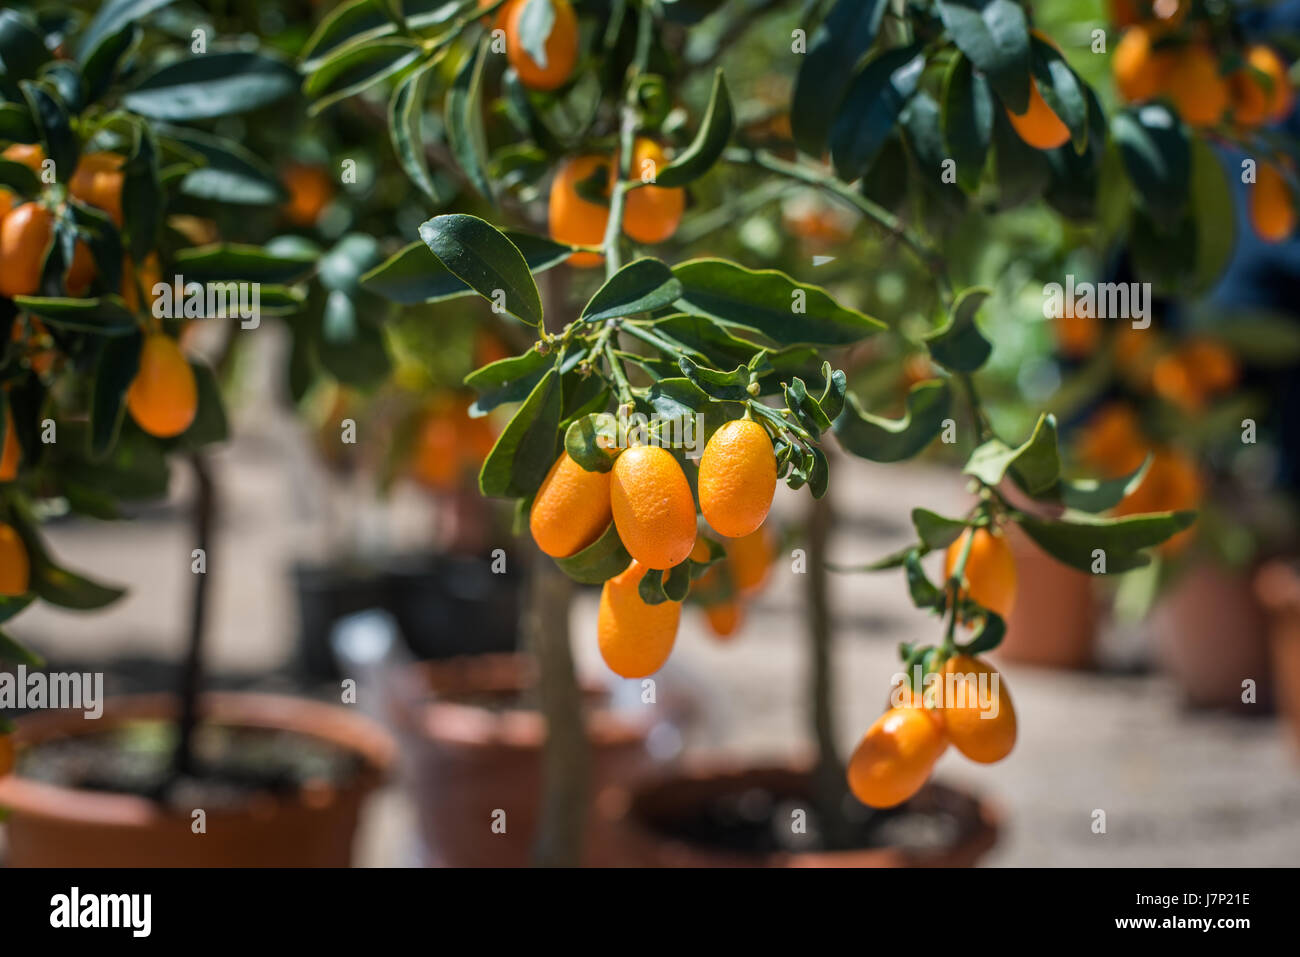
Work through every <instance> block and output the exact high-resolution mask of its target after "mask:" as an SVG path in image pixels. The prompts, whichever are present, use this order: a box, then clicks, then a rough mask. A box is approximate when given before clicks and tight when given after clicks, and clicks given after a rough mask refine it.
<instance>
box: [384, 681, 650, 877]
mask: <svg viewBox="0 0 1300 957" xmlns="http://www.w3.org/2000/svg"><path fill="white" fill-rule="evenodd" d="M414 667H415V670H416V672H417V674H418V675H419V677H420V679H421V681H422V683H423V687H425V688H427V689H429V690H430V691H431V692H432V693H433V697H432V698H431V699H429V700H426V701H423V702H421V703H420V704H418V705H415V706H406V708H404V709H403V710H402V712H401V713H400V714H399V721H400V722H401V723H402V724H404V725H406V726H407V727H406V728H405V730H408V731H411V732H414V734H415V736H416V737H418V739H419V744H418V745H417V747H418V750H417V751H415V752H413V754H412V765H413V778H414V781H413V785H414V789H415V794H416V807H417V808H418V810H419V816H420V818H419V827H420V833H421V835H422V837H423V838H424V843H425V846H426V848H427V850H428V853H429V854H430V856H431V860H430V861H429V863H433V864H437V865H442V866H447V867H527V866H529V864H531V857H532V851H533V843H534V839H535V838H536V835H537V824H538V815H539V805H540V802H541V794H542V745H543V743H544V742H545V739H546V722H545V719H544V718H543V716H542V714H541V712H540V711H538V710H536V708H529V707H527V706H526V703H527V702H529V701H530V700H531V701H534V702H535V700H536V698H535V687H536V675H535V669H534V668H533V667H532V663H531V661H530V660H529V659H528V658H527V657H526V656H524V655H475V656H472V657H467V658H457V659H448V660H445V661H440V662H425V663H422V664H419V665H416V666H414ZM586 694H587V700H588V706H587V714H586V721H587V738H588V744H589V746H590V749H591V750H590V765H589V770H590V776H591V794H590V796H589V798H588V806H587V833H586V837H585V840H584V842H583V848H584V850H583V854H584V857H583V864H585V865H588V866H611V865H616V864H620V863H623V862H624V854H623V852H622V850H621V847H620V844H619V841H618V835H617V833H616V829H615V826H614V821H613V819H612V816H611V815H610V814H608V813H607V806H608V803H609V797H608V795H609V793H610V791H611V788H612V787H613V786H614V785H615V784H618V783H622V782H624V781H626V780H628V778H630V777H635V776H636V775H637V774H638V773H641V772H643V771H645V770H646V768H647V767H648V766H649V763H650V758H649V755H648V753H647V751H646V748H645V738H646V734H647V732H648V731H649V725H648V724H638V723H635V722H633V721H631V720H628V719H625V718H624V717H623V716H621V715H619V714H615V713H614V712H612V711H610V710H607V709H606V708H605V707H603V702H602V698H603V695H602V694H601V692H599V691H598V690H596V689H595V688H588V689H586ZM648 710H649V709H648ZM498 810H500V811H504V812H505V833H494V832H493V830H492V824H493V815H494V813H495V812H497V811H498ZM498 817H499V816H498Z"/></svg>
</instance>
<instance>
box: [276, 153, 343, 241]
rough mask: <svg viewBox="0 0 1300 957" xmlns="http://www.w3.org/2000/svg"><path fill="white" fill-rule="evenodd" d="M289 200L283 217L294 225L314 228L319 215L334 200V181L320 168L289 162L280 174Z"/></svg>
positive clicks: (284, 207) (284, 208)
mask: <svg viewBox="0 0 1300 957" xmlns="http://www.w3.org/2000/svg"><path fill="white" fill-rule="evenodd" d="M280 179H281V180H282V181H283V182H284V188H285V190H286V191H288V193H289V198H288V200H287V201H286V202H285V204H284V206H283V207H282V208H283V211H284V215H285V217H286V218H287V219H288V220H289V222H291V223H293V224H294V225H295V226H303V227H307V226H313V225H315V223H316V220H318V219H320V214H321V212H322V211H323V210H324V209H325V207H326V206H328V205H329V204H330V201H331V200H332V199H333V198H334V181H333V180H331V179H330V175H329V173H328V172H327V171H326V170H325V168H324V167H321V166H313V165H310V164H307V163H291V164H289V165H288V166H286V167H285V168H284V171H283V172H282V173H281V175H280Z"/></svg>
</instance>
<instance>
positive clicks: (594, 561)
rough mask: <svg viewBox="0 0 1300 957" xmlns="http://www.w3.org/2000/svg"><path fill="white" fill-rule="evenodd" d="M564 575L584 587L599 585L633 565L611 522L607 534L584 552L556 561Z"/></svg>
mask: <svg viewBox="0 0 1300 957" xmlns="http://www.w3.org/2000/svg"><path fill="white" fill-rule="evenodd" d="M554 561H555V564H556V565H557V566H559V568H560V570H561V571H562V572H564V574H566V575H568V576H569V577H570V578H572V579H573V580H574V581H576V582H579V583H581V584H583V585H599V584H601V583H602V582H604V581H607V580H608V579H610V578H613V577H614V576H615V575H617V574H619V573H621V572H622V571H623V570H624V569H626V568H627V566H628V565H630V564H632V556H631V555H629V554H628V553H627V549H626V548H624V547H623V540H622V539H621V538H619V537H618V529H616V528H615V527H614V523H613V522H610V523H609V527H608V528H607V529H605V533H604V534H603V535H601V536H600V538H598V539H596V540H595V541H594V542H592V543H591V544H590V545H588V546H587V547H586V548H584V549H583V550H582V551H580V552H578V553H577V554H576V555H571V556H569V557H568V558H557V559H554Z"/></svg>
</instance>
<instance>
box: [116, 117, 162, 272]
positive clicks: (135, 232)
mask: <svg viewBox="0 0 1300 957" xmlns="http://www.w3.org/2000/svg"><path fill="white" fill-rule="evenodd" d="M122 173H123V182H122V218H123V221H124V226H125V228H126V234H127V240H128V242H129V246H130V250H131V257H132V258H133V259H134V260H135V261H136V262H140V261H142V260H143V259H144V258H145V257H146V256H148V255H149V252H150V251H151V250H153V249H156V248H157V246H158V233H159V230H161V229H162V220H163V196H162V187H161V186H160V185H159V183H158V144H157V143H156V142H155V140H154V134H153V130H151V129H150V128H149V126H148V124H146V123H135V124H133V129H132V143H131V154H130V156H128V157H127V161H126V163H125V164H124V165H123V167H122Z"/></svg>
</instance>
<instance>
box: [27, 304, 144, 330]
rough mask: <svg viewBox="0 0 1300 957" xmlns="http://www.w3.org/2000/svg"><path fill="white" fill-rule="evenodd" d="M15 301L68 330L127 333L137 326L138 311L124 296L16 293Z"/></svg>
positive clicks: (43, 320) (50, 322)
mask: <svg viewBox="0 0 1300 957" xmlns="http://www.w3.org/2000/svg"><path fill="white" fill-rule="evenodd" d="M14 302H16V303H17V304H18V305H20V306H22V307H23V308H24V309H29V310H31V311H32V312H34V313H36V314H37V315H39V316H40V317H41V321H42V322H44V323H45V324H46V325H48V326H53V327H55V328H57V329H64V330H67V331H68V332H90V333H94V334H95V335H100V336H126V335H130V334H131V333H132V332H134V331H135V329H136V322H135V314H134V313H132V312H131V310H129V309H128V308H127V307H126V303H125V302H123V301H122V297H121V296H116V295H108V296H101V297H100V298H98V299H64V298H59V297H54V296H15V297H14Z"/></svg>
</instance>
